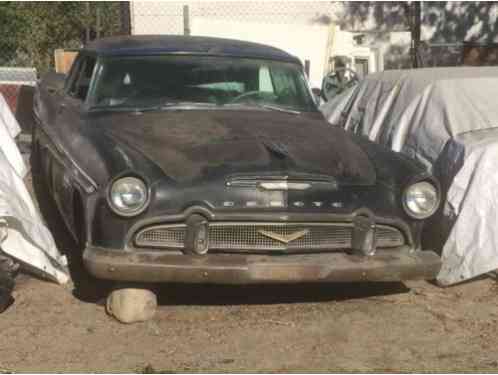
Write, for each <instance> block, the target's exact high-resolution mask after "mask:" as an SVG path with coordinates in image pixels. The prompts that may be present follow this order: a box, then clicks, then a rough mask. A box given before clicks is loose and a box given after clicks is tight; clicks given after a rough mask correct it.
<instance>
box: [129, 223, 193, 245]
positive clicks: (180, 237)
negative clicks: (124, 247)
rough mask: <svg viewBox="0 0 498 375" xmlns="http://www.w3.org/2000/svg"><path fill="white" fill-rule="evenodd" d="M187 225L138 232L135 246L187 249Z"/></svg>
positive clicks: (151, 228)
mask: <svg viewBox="0 0 498 375" xmlns="http://www.w3.org/2000/svg"><path fill="white" fill-rule="evenodd" d="M186 233H187V226H186V225H185V224H172V225H158V226H155V227H149V228H146V229H143V230H142V231H140V232H138V234H137V235H136V236H135V245H137V246H140V247H147V246H151V247H167V248H174V249H181V248H183V247H185V235H186Z"/></svg>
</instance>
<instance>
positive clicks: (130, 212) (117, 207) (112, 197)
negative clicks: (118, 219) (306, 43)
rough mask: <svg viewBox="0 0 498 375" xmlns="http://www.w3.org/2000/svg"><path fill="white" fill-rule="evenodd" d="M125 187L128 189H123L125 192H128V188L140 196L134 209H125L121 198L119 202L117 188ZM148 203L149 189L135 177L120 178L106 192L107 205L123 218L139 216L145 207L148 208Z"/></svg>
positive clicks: (142, 181) (141, 180)
mask: <svg viewBox="0 0 498 375" xmlns="http://www.w3.org/2000/svg"><path fill="white" fill-rule="evenodd" d="M125 185H128V189H124V190H125V191H126V190H128V191H130V186H131V187H132V188H134V189H135V191H138V192H139V194H140V195H141V196H142V198H141V199H140V202H139V204H137V205H136V206H135V207H130V208H129V209H126V208H125V206H126V203H125V202H124V199H122V198H121V202H119V191H118V189H119V188H123V187H124V186H125ZM149 202H150V192H149V188H148V186H147V184H146V182H145V181H144V180H143V179H141V178H139V177H135V176H125V177H120V178H117V179H115V180H114V181H113V182H112V183H111V184H110V185H109V188H108V192H107V203H108V205H109V207H110V208H111V210H112V211H113V212H114V213H115V214H117V215H119V216H123V217H133V216H137V215H139V214H141V213H142V212H144V211H145V210H146V209H147V207H148V206H149Z"/></svg>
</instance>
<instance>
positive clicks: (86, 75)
mask: <svg viewBox="0 0 498 375" xmlns="http://www.w3.org/2000/svg"><path fill="white" fill-rule="evenodd" d="M95 61H96V60H95V58H93V57H84V58H82V59H80V60H79V64H78V66H76V69H75V72H74V77H71V78H72V81H71V83H70V87H69V95H71V96H73V97H74V98H76V99H79V100H81V101H85V99H86V96H87V94H88V89H89V88H90V80H91V79H92V74H93V69H94V68H95Z"/></svg>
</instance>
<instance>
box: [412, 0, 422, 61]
mask: <svg viewBox="0 0 498 375" xmlns="http://www.w3.org/2000/svg"><path fill="white" fill-rule="evenodd" d="M421 3H422V2H421V1H413V2H412V3H411V4H410V29H411V34H412V45H411V57H412V67H413V68H420V67H421V66H420V61H419V60H420V59H419V48H420V35H421V22H422V21H421V18H422V6H421Z"/></svg>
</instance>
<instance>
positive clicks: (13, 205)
mask: <svg viewBox="0 0 498 375" xmlns="http://www.w3.org/2000/svg"><path fill="white" fill-rule="evenodd" d="M19 132H20V128H19V124H18V123H17V121H16V119H15V118H14V116H13V115H12V112H11V111H10V109H9V107H8V105H7V103H6V102H5V99H4V98H3V96H2V95H0V248H1V250H2V251H3V252H4V253H5V254H7V255H9V256H11V257H12V258H14V259H16V260H18V261H19V262H20V263H21V264H23V265H25V266H29V267H33V268H34V269H35V270H36V271H38V272H39V273H40V274H41V275H43V276H45V277H47V278H49V279H51V280H54V281H57V282H59V283H64V282H66V281H67V280H68V275H67V273H66V271H65V263H66V262H65V258H64V257H63V256H61V255H60V253H59V251H58V250H57V247H56V246H55V242H54V240H53V238H52V235H51V233H50V232H49V230H48V229H47V227H46V226H45V225H44V224H43V222H42V220H41V217H40V215H39V213H38V211H37V209H36V207H35V205H34V203H33V200H32V199H31V196H30V194H29V192H28V190H27V188H26V185H25V184H24V181H23V178H24V177H25V176H26V174H27V168H26V165H25V163H24V160H23V158H22V156H21V154H20V152H19V149H18V148H17V146H16V143H15V141H14V138H15V137H16V136H17V135H18V134H19Z"/></svg>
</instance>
